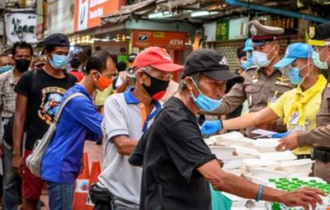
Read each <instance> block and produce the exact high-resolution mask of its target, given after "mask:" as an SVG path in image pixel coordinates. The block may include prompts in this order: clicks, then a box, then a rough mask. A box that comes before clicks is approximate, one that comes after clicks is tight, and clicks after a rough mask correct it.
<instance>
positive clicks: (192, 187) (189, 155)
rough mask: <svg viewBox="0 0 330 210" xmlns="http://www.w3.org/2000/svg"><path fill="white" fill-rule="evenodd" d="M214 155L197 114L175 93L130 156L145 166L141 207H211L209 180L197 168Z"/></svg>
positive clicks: (194, 209)
mask: <svg viewBox="0 0 330 210" xmlns="http://www.w3.org/2000/svg"><path fill="white" fill-rule="evenodd" d="M213 159H216V157H215V156H214V155H213V154H212V153H211V151H210V149H209V147H208V146H207V145H206V144H205V142H204V140H203V137H202V134H201V131H200V129H199V126H198V124H197V118H196V117H195V115H194V114H193V113H192V112H191V111H190V110H189V109H188V108H187V107H186V106H185V105H184V104H183V102H182V101H181V100H179V99H178V98H175V97H172V98H171V99H170V100H169V101H168V102H167V103H166V104H165V105H164V108H163V110H162V111H161V112H160V113H159V114H158V116H157V118H156V120H155V122H154V123H153V124H152V126H151V127H150V128H149V129H148V131H147V132H146V133H145V134H144V135H143V137H142V138H141V140H140V141H139V144H138V145H137V147H136V148H135V151H134V152H133V154H132V155H131V157H130V159H129V161H130V163H131V164H132V165H139V166H141V165H142V166H143V175H142V189H141V202H140V209H141V210H150V209H164V210H181V209H182V210H187V209H189V210H201V209H203V210H209V209H210V208H211V198H210V188H209V184H208V181H207V180H206V179H205V178H204V177H203V176H202V174H200V173H199V171H198V170H197V168H199V167H201V166H202V165H204V164H206V163H207V162H209V161H211V160H213Z"/></svg>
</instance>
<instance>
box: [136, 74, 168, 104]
mask: <svg viewBox="0 0 330 210" xmlns="http://www.w3.org/2000/svg"><path fill="white" fill-rule="evenodd" d="M144 73H145V74H146V75H147V76H148V77H149V78H150V80H151V83H150V86H149V87H148V86H146V85H145V84H142V86H143V88H144V89H145V90H146V91H147V93H148V94H149V95H150V97H151V98H152V99H153V100H155V101H159V100H160V99H162V98H163V96H164V95H165V93H166V89H167V87H168V84H169V83H170V81H163V80H160V79H156V78H154V77H152V76H150V75H149V74H148V73H146V72H144Z"/></svg>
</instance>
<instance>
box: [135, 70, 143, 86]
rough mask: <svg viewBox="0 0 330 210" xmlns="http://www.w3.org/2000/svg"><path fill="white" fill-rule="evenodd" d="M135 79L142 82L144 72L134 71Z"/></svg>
mask: <svg viewBox="0 0 330 210" xmlns="http://www.w3.org/2000/svg"><path fill="white" fill-rule="evenodd" d="M135 77H136V80H137V81H138V82H139V83H140V84H143V83H144V82H143V81H144V80H145V74H144V73H143V72H142V71H138V72H136V73H135Z"/></svg>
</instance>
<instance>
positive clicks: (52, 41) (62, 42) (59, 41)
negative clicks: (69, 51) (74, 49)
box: [44, 33, 70, 47]
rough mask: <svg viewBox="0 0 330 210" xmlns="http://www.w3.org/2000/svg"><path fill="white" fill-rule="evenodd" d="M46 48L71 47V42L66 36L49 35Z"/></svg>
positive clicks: (45, 44) (45, 42) (58, 34)
mask: <svg viewBox="0 0 330 210" xmlns="http://www.w3.org/2000/svg"><path fill="white" fill-rule="evenodd" d="M44 46H45V47H46V46H55V47H61V46H63V47H70V42H69V39H68V37H67V36H65V35H64V34H60V33H56V34H51V35H49V36H48V37H47V38H46V39H45V41H44Z"/></svg>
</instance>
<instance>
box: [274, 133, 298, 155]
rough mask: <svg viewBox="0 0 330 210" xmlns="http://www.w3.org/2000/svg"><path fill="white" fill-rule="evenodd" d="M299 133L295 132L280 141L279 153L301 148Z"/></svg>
mask: <svg viewBox="0 0 330 210" xmlns="http://www.w3.org/2000/svg"><path fill="white" fill-rule="evenodd" d="M297 135H298V133H297V132H293V133H291V134H289V135H287V136H286V137H284V138H283V139H281V140H280V144H279V145H278V146H277V147H276V150H277V151H285V150H295V149H297V148H298V147H299V144H298V139H297Z"/></svg>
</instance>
